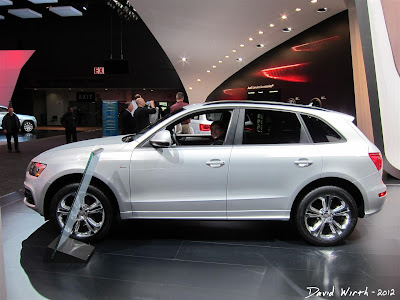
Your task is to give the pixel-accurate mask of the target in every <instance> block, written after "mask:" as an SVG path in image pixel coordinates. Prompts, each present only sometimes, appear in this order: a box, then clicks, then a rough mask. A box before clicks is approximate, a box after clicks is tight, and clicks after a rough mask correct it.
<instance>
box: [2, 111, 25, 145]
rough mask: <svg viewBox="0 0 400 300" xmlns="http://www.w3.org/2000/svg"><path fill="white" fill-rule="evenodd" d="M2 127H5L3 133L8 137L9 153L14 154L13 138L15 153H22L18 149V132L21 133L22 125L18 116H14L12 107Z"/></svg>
mask: <svg viewBox="0 0 400 300" xmlns="http://www.w3.org/2000/svg"><path fill="white" fill-rule="evenodd" d="M1 127H3V132H4V134H5V135H6V137H7V148H8V152H12V147H11V136H12V137H13V138H14V147H15V152H16V153H19V152H20V151H19V149H18V132H19V131H21V123H20V122H19V119H18V117H17V115H16V114H14V109H13V108H12V107H11V106H9V107H8V113H7V114H6V115H5V116H4V118H3V122H2V123H1Z"/></svg>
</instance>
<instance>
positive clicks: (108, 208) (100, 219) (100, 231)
mask: <svg viewBox="0 0 400 300" xmlns="http://www.w3.org/2000/svg"><path fill="white" fill-rule="evenodd" d="M78 188H79V183H72V184H68V185H66V186H64V187H63V188H61V189H60V190H59V191H58V192H57V193H56V194H55V195H54V197H53V199H52V200H51V203H50V221H51V222H53V224H54V225H55V226H58V227H59V228H62V227H63V226H64V224H65V222H66V219H67V216H68V213H69V210H70V209H71V205H72V202H73V200H74V199H75V194H76V192H77V191H78ZM84 202H85V203H84V205H82V206H81V210H80V213H79V214H78V218H77V220H76V221H75V224H74V226H73V230H72V234H71V237H72V238H74V239H76V240H80V241H83V242H94V241H98V240H101V239H102V238H104V236H106V235H107V234H108V232H109V231H110V228H111V224H112V222H113V216H114V214H113V208H112V205H111V204H110V202H109V201H108V199H107V197H106V195H105V194H104V193H103V192H102V191H101V190H100V189H98V188H97V187H95V186H92V185H89V187H88V189H87V192H86V196H85V199H84ZM90 208H92V209H90Z"/></svg>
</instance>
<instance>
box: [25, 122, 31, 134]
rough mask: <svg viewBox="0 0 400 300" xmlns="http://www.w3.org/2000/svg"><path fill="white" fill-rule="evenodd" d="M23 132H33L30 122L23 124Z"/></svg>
mask: <svg viewBox="0 0 400 300" xmlns="http://www.w3.org/2000/svg"><path fill="white" fill-rule="evenodd" d="M24 130H25V131H26V132H31V131H32V130H33V125H32V123H31V122H26V123H24Z"/></svg>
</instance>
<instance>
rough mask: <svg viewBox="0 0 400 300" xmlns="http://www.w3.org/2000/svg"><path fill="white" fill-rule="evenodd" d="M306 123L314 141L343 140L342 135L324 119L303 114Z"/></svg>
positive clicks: (330, 141) (329, 141)
mask: <svg viewBox="0 0 400 300" xmlns="http://www.w3.org/2000/svg"><path fill="white" fill-rule="evenodd" d="M301 117H302V118H303V120H304V123H306V126H307V128H308V131H309V132H310V135H311V138H312V140H313V142H314V143H334V142H340V141H342V140H343V139H342V137H341V136H340V135H339V134H338V133H337V132H336V131H335V130H334V129H333V128H332V127H330V126H329V125H328V124H326V123H325V122H324V121H322V120H320V119H318V118H315V117H311V116H307V115H302V116H301Z"/></svg>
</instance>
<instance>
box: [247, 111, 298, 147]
mask: <svg viewBox="0 0 400 300" xmlns="http://www.w3.org/2000/svg"><path fill="white" fill-rule="evenodd" d="M245 114H246V117H245V123H244V131H243V144H291V143H300V132H301V124H300V122H299V119H298V118H297V115H296V114H295V113H291V112H282V111H275V110H261V109H260V110H253V109H246V111H245Z"/></svg>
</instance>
